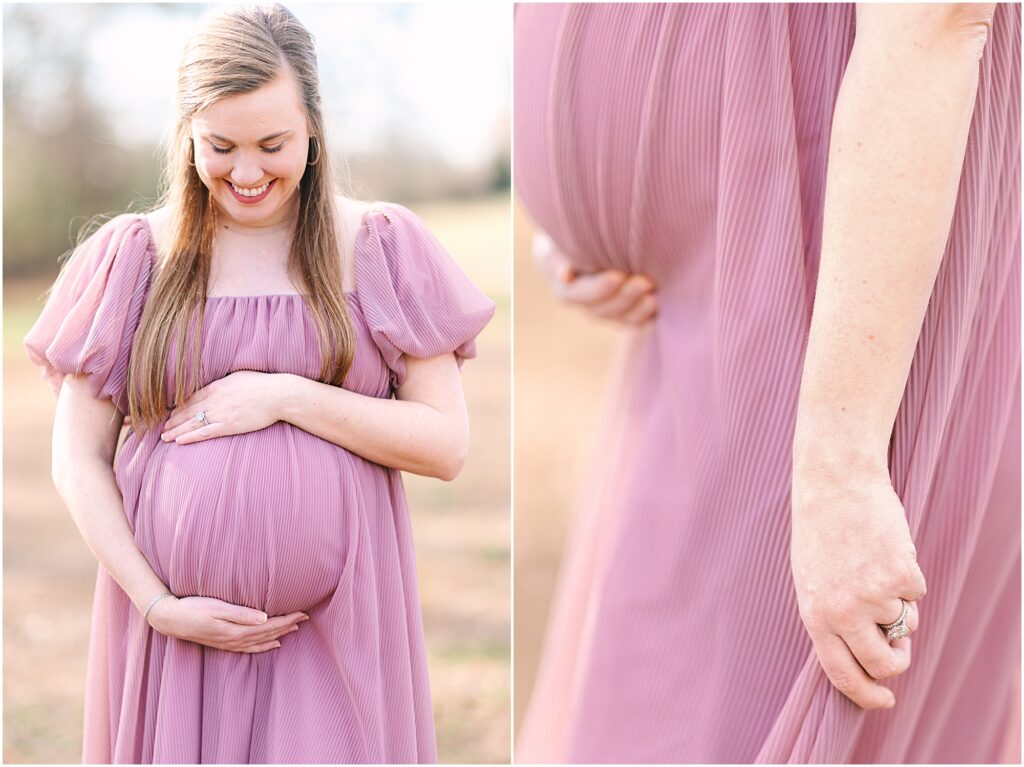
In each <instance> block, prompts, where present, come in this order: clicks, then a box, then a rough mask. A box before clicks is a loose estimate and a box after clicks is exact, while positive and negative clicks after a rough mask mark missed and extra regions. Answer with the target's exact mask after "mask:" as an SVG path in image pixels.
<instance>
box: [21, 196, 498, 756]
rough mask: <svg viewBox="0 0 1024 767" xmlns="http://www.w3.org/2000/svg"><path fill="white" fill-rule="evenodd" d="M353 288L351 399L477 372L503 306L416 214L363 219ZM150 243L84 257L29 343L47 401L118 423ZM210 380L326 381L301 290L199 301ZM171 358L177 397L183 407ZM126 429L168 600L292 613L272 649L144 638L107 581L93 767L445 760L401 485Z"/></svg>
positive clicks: (139, 503) (129, 466) (89, 687)
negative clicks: (421, 362)
mask: <svg viewBox="0 0 1024 767" xmlns="http://www.w3.org/2000/svg"><path fill="white" fill-rule="evenodd" d="M355 253H356V258H355V290H353V291H350V292H347V293H346V294H345V298H346V300H347V302H348V311H349V314H350V316H351V318H352V322H353V325H354V329H355V341H356V353H355V359H354V361H353V364H352V367H351V369H350V370H349V372H348V374H347V376H346V378H345V387H346V388H348V389H349V390H351V391H354V392H357V393H359V394H362V395H365V396H371V397H382V398H386V397H390V396H391V395H392V393H393V392H394V389H395V388H396V387H398V386H401V384H402V383H403V381H404V379H405V376H406V365H405V359H404V357H403V355H411V356H414V357H419V358H428V357H433V356H436V355H440V354H446V353H449V352H450V353H453V354H454V355H455V359H456V361H457V363H458V364H459V365H460V366H461V365H462V363H463V362H464V361H465V360H466V359H470V358H473V357H475V356H476V341H475V337H476V336H477V334H478V333H479V332H480V331H481V329H482V328H483V327H484V326H485V325H486V324H487V322H488V321H489V320H490V319H491V316H492V315H493V313H494V302H493V301H492V300H491V299H490V298H488V297H487V296H485V295H484V294H483V293H481V292H480V291H479V290H478V289H477V288H476V287H475V286H474V285H473V283H472V282H470V280H469V279H468V278H467V277H466V275H465V274H464V273H463V272H462V271H461V270H460V269H459V267H458V266H457V265H456V263H455V262H454V260H452V258H451V256H449V255H448V253H447V252H446V251H445V250H444V248H443V246H442V245H441V244H440V243H439V242H438V241H437V239H436V238H435V237H434V236H433V234H432V233H431V232H430V230H428V229H427V228H426V227H425V226H424V224H423V223H422V221H421V220H420V219H419V218H418V217H417V216H416V215H415V214H414V213H413V212H412V211H410V210H409V209H408V208H405V207H403V206H401V205H397V204H391V203H377V204H373V205H372V206H371V207H370V208H369V209H368V210H367V212H366V214H365V216H364V219H363V222H362V225H361V226H360V228H359V230H358V232H357V234H356V239H355ZM155 259H156V246H155V244H154V241H153V237H152V232H151V230H150V227H149V224H148V223H147V219H146V218H145V217H144V216H140V215H137V214H121V215H119V216H117V217H115V218H113V219H111V220H110V221H108V222H107V223H105V224H104V225H103V226H102V227H101V228H100V229H99V230H98V231H96V232H95V233H94V234H93V235H92V236H91V237H90V238H89V239H88V240H87V241H86V242H85V243H83V245H82V246H81V247H80V249H79V250H78V252H77V253H76V254H75V256H74V258H73V259H72V260H71V262H69V264H68V266H67V267H66V269H65V272H64V273H63V274H62V277H61V281H60V282H59V283H58V284H57V286H56V288H55V289H54V291H53V293H52V294H51V296H50V298H49V300H48V302H47V305H46V308H45V309H44V310H43V312H42V314H41V315H40V318H39V320H38V321H37V322H36V324H35V326H34V327H33V329H32V331H31V332H30V333H29V335H28V336H27V338H26V339H25V343H26V346H27V349H28V352H29V356H30V357H31V359H32V361H33V362H35V363H36V364H38V365H40V366H42V368H43V373H44V375H45V377H46V378H47V380H48V381H49V382H50V384H51V386H52V387H53V388H54V390H55V391H57V390H59V388H60V387H61V385H62V380H63V377H64V376H65V375H68V374H75V375H82V374H85V375H87V376H88V383H89V387H90V391H91V393H92V394H93V396H94V397H110V398H111V399H112V400H113V401H114V403H115V405H117V406H118V408H119V409H120V410H121V411H122V412H127V374H128V362H129V359H130V355H131V351H132V344H133V341H134V338H135V333H136V330H137V328H138V325H139V321H140V317H141V315H142V310H143V306H144V304H145V301H146V298H147V296H148V295H149V291H150V287H151V282H152V275H153V273H154V269H155V264H156V261H155ZM203 338H204V344H203V347H202V362H201V370H202V381H203V385H206V383H208V382H210V381H214V380H217V379H220V378H222V377H224V376H226V375H228V374H230V373H231V372H233V371H236V370H274V371H278V372H282V373H291V374H293V375H298V376H304V377H306V378H310V379H312V380H316V379H317V378H318V377H319V373H320V352H319V339H318V336H317V329H316V323H315V320H314V317H313V314H312V312H311V311H310V310H309V309H308V308H307V307H306V304H305V302H304V300H303V297H302V296H301V295H299V294H277V295H253V296H241V295H240V296H229V295H224V296H210V297H209V298H208V300H207V304H206V311H205V317H204V326H203ZM173 369H174V365H173V364H172V363H169V364H168V371H169V373H168V376H167V378H168V380H167V395H168V398H169V401H173V393H174V380H173V375H172V373H173ZM161 431H162V425H161V426H160V427H157V428H154V429H150V430H148V431H146V432H144V433H142V434H138V433H136V432H134V431H133V432H131V433H129V435H128V436H127V437H126V439H125V440H124V442H123V444H121V446H120V449H119V452H118V455H117V458H116V460H115V465H114V476H115V478H116V480H117V485H118V490H119V491H120V493H121V495H122V497H123V499H124V510H125V515H126V517H127V519H128V522H129V525H130V526H131V528H132V531H133V533H134V538H135V542H136V544H137V545H138V547H139V549H140V551H141V552H142V554H143V555H144V556H145V557H146V559H147V561H148V562H150V563H151V565H152V567H153V569H154V571H155V572H156V573H157V575H158V576H159V577H160V579H161V580H162V581H163V582H164V583H166V584H167V586H168V588H169V589H170V590H171V591H172V592H173V593H175V594H180V595H201V596H208V597H214V598H216V599H220V600H224V601H226V602H230V603H231V604H234V605H244V606H248V607H251V608H253V609H260V610H264V611H265V612H266V613H267V614H268V615H271V616H276V615H284V614H288V613H291V612H293V611H300V610H301V611H304V612H306V613H307V614H308V615H309V616H310V617H309V620H308V621H307V622H305V623H304V624H302V628H301V630H300V631H297V632H295V633H294V634H292V635H286V636H284V637H282V647H281V648H280V651H277V650H274V651H271V652H261V653H247V652H232V651H227V650H219V649H215V648H212V647H205V646H202V645H200V644H198V643H195V642H190V641H185V640H182V639H179V638H176V637H169V636H167V635H165V634H162V633H160V632H158V631H156V630H155V629H153V628H152V627H151V626H150V625H149V624H148V623H147V621H146V620H145V618H144V616H143V615H142V613H141V612H140V611H139V610H138V609H136V607H135V606H134V605H133V604H132V601H131V600H130V598H129V597H128V595H127V594H126V593H125V592H124V591H123V590H122V589H121V588H120V587H119V586H118V584H117V583H116V582H115V581H114V579H113V578H112V577H111V575H110V573H109V572H107V570H106V569H105V568H104V567H103V566H100V567H98V569H97V583H96V591H95V597H94V601H93V611H92V629H91V638H90V643H89V656H88V678H87V684H86V705H85V736H84V752H83V761H84V762H96V763H109V762H117V763H122V762H130V763H157V762H161V763H293V762H301V763H365V762H375V763H379V762H399V763H421V762H435V761H436V760H437V753H436V742H435V732H434V720H433V714H432V711H431V696H430V688H429V685H428V678H427V658H426V650H425V646H424V636H423V625H422V618H421V613H420V601H419V593H418V588H417V577H416V567H415V559H414V551H413V537H412V527H411V520H410V516H409V509H408V506H407V502H406V495H405V490H404V487H403V484H402V480H401V475H400V472H399V471H398V470H397V469H393V468H389V467H387V466H383V465H381V464H378V463H374V462H373V461H370V460H368V459H366V458H363V457H362V456H360V455H357V454H356V453H355V452H351V451H349V450H346V449H344V448H342V447H341V446H339V445H336V444H334V443H331V442H328V441H327V440H325V439H321V438H319V437H317V436H315V435H313V434H311V433H309V432H306V431H304V430H302V429H300V428H298V427H297V426H295V425H293V424H292V423H290V422H287V421H283V420H282V421H277V422H276V423H273V424H272V425H270V426H268V427H266V428H264V429H260V430H257V431H252V432H247V433H241V434H234V435H230V436H225V437H221V438H218V439H210V440H204V441H199V442H194V443H191V444H185V445H179V444H177V443H175V442H174V441H171V442H167V443H165V442H163V441H161V439H160V433H161Z"/></svg>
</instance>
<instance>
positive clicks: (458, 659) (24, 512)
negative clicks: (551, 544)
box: [3, 195, 511, 763]
mask: <svg viewBox="0 0 1024 767" xmlns="http://www.w3.org/2000/svg"><path fill="white" fill-rule="evenodd" d="M411 207H412V208H413V209H414V210H415V211H416V212H417V213H418V214H420V215H421V216H422V217H423V219H424V221H425V222H426V223H427V225H428V226H429V227H430V228H431V229H432V230H433V231H434V232H435V234H437V236H438V238H439V239H440V240H441V242H443V243H444V244H445V246H446V247H447V249H448V250H449V252H451V253H452V255H453V256H454V257H455V258H456V260H457V261H458V262H459V263H460V265H461V266H462V267H463V269H464V270H465V271H466V273H467V274H468V275H469V276H470V278H471V279H473V281H474V282H475V283H476V284H477V285H478V286H479V287H480V288H481V289H482V290H484V291H485V292H486V293H488V295H490V296H491V297H492V298H493V299H494V300H495V302H496V303H497V312H496V315H495V318H494V320H493V321H492V322H491V324H490V325H489V326H488V327H487V329H486V330H485V331H484V332H483V334H481V336H480V338H479V340H478V348H479V357H478V359H475V360H471V361H470V362H468V363H467V364H466V366H465V368H464V372H463V384H464V387H465V390H466V396H467V401H468V406H469V412H470V419H471V424H472V439H471V447H470V456H469V459H468V461H467V462H466V466H465V469H464V470H463V473H462V474H461V475H460V477H459V478H458V479H457V480H456V481H454V482H452V483H444V482H441V481H439V480H431V479H426V478H422V477H416V476H411V475H406V477H405V482H406V487H407V489H408V495H409V507H410V510H411V513H412V517H413V525H414V529H415V539H416V547H417V562H418V567H419V577H420V590H421V595H422V600H423V613H424V622H425V627H426V635H427V647H428V652H429V663H430V678H431V686H432V690H433V700H434V713H435V719H436V722H437V728H438V752H439V757H440V759H441V760H442V761H443V762H463V763H465V762H483V763H496V762H497V763H500V762H508V760H509V755H510V743H509V718H510V708H509V706H510V703H509V701H510V660H509V653H510V648H509V631H510V622H509V613H510V562H509V557H510V547H509V535H510V532H509V531H510V521H509V482H510V474H509V458H510V454H509V444H510V442H509V439H510V434H509V427H510V419H509V409H510V408H509V403H510V394H511V392H510V386H509V377H510V369H509V368H510V339H509V329H510V300H509V290H510V285H509V279H508V278H509V263H508V260H509V252H508V251H509V246H508V243H509V228H510V222H509V220H508V219H509V215H508V214H509V203H508V197H507V196H506V195H501V196H497V197H494V198H491V199H488V200H484V201H475V202H458V203H437V204H432V205H422V206H420V205H412V206H411ZM55 255H56V254H55ZM46 286H47V285H46V283H45V282H44V281H37V282H31V283H13V284H10V283H7V284H5V285H4V444H5V445H6V450H5V452H4V484H5V496H4V552H3V555H4V581H5V589H4V640H5V641H4V672H5V673H4V761H5V762H9V763H40V762H42V763H47V762H49V763H53V762H72V763H73V762H77V761H80V758H81V736H82V702H83V690H84V684H85V660H86V649H87V644H88V637H89V617H90V611H91V606H92V591H93V587H94V584H95V577H96V566H97V565H96V560H95V558H94V557H93V555H92V554H91V552H90V551H89V550H88V548H87V547H86V545H85V543H84V541H83V540H82V538H81V535H80V534H79V533H78V530H77V529H76V527H75V525H74V523H73V521H72V520H71V517H70V515H69V514H68V513H67V511H66V509H65V508H64V506H63V504H62V502H61V501H60V499H59V498H58V496H57V494H56V492H55V491H54V489H53V487H52V484H51V482H50V476H49V475H50V468H49V467H50V430H51V427H52V418H53V409H54V398H53V395H52V394H51V393H50V390H49V388H48V387H47V386H46V385H45V383H44V382H43V381H42V379H41V378H39V373H38V370H37V369H36V368H34V367H32V366H31V365H30V364H29V363H28V360H27V358H26V356H25V353H24V350H23V348H22V345H21V339H22V337H23V336H24V334H25V332H26V331H27V330H28V328H29V327H30V326H31V324H32V322H33V321H34V320H35V318H36V316H37V315H38V313H39V310H40V309H41V306H42V305H41V304H40V303H38V302H37V299H38V297H39V296H40V294H41V293H42V291H43V290H44V289H45V288H46Z"/></svg>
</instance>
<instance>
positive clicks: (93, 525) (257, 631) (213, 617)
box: [53, 375, 305, 652]
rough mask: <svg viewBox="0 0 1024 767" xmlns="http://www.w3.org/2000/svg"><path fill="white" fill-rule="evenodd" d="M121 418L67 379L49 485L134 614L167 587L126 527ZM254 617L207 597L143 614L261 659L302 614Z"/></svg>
mask: <svg viewBox="0 0 1024 767" xmlns="http://www.w3.org/2000/svg"><path fill="white" fill-rule="evenodd" d="M121 426H122V418H121V417H120V413H119V412H118V410H117V408H116V407H115V406H114V403H113V402H112V401H111V400H110V399H106V398H103V399H98V398H94V397H93V396H92V392H91V388H90V382H89V379H88V376H85V375H80V376H75V375H68V376H65V378H64V381H63V384H62V386H61V389H60V393H59V395H58V398H57V412H56V414H55V416H54V424H53V482H54V486H55V487H56V489H57V492H58V493H59V494H60V496H61V498H62V499H63V500H64V502H65V504H67V507H68V510H69V511H70V512H71V516H72V518H73V519H74V521H75V524H76V525H77V526H78V529H79V531H80V532H81V533H82V537H83V538H84V539H85V542H86V545H88V546H89V548H90V549H91V550H92V552H93V554H95V555H96V558H97V559H98V560H99V562H100V564H102V565H103V567H104V568H105V569H106V570H107V572H108V573H110V575H111V577H113V578H114V580H115V581H116V582H117V583H118V585H119V586H120V587H121V588H122V589H123V590H124V592H125V593H126V594H127V595H128V597H129V598H130V599H131V600H132V602H133V603H134V604H135V607H136V608H137V609H138V610H139V612H140V614H141V613H142V611H144V610H145V609H146V607H147V606H148V605H149V604H150V603H151V601H152V599H153V597H155V596H156V595H157V594H160V593H163V592H166V591H167V587H166V585H165V584H164V583H163V581H162V580H161V579H160V576H159V575H157V573H156V572H155V571H154V569H153V567H152V565H151V564H150V563H149V561H148V560H147V559H146V557H145V555H144V554H143V553H142V551H141V549H140V548H139V545H138V543H137V541H136V540H135V537H134V533H133V531H132V529H131V528H130V527H129V525H128V519H127V517H126V516H125V512H124V501H123V499H122V498H121V493H120V490H119V488H118V485H117V481H116V479H115V477H114V470H113V461H114V450H115V447H116V445H117V441H118V434H119V432H120V431H121ZM257 615H259V611H257V610H252V609H250V608H248V607H244V606H241V605H233V604H230V603H228V602H223V601H221V600H219V599H212V598H209V597H182V598H175V597H166V598H164V599H161V600H159V601H158V602H156V603H155V604H154V605H153V607H152V609H151V610H150V611H149V615H148V620H149V621H150V624H151V625H152V626H153V627H154V628H155V629H156V630H158V631H160V632H161V633H164V634H167V635H168V636H176V637H179V638H182V639H188V640H191V641H196V642H200V643H201V644H207V645H209V646H211V647H220V648H222V649H235V650H237V651H239V652H259V651H261V650H269V649H271V647H273V646H276V645H275V644H274V640H276V639H277V637H279V636H280V635H281V634H282V633H283V632H285V631H288V630H291V627H292V626H294V625H296V624H297V623H298V622H299V621H301V620H304V619H305V618H304V617H303V616H304V613H299V612H296V613H289V614H287V615H282V616H275V617H272V618H270V619H269V620H267V621H266V622H265V623H260V624H257V623H256V621H255V616H257Z"/></svg>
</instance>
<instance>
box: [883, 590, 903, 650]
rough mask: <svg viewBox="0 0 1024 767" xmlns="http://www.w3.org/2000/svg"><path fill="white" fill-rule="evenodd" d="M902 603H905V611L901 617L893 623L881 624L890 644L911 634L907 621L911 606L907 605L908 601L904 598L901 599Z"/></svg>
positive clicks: (901, 613)
mask: <svg viewBox="0 0 1024 767" xmlns="http://www.w3.org/2000/svg"><path fill="white" fill-rule="evenodd" d="M899 600H900V602H902V603H903V610H902V611H901V612H900V617H899V618H897V619H896V620H894V621H893V622H892V623H879V624H878V626H879V628H881V629H882V631H884V632H885V638H886V639H888V640H889V641H890V642H891V641H893V640H894V639H902V638H903V637H905V636H907V635H909V634H910V629H909V628H907V624H906V619H907V613H908V612H909V611H910V605H909V604H907V600H905V599H904V598H903V597H900V598H899Z"/></svg>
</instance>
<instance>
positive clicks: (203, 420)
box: [196, 410, 210, 426]
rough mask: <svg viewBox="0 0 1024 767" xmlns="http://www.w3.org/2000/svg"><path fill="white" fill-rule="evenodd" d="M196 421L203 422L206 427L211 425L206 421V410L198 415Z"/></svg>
mask: <svg viewBox="0 0 1024 767" xmlns="http://www.w3.org/2000/svg"><path fill="white" fill-rule="evenodd" d="M196 420H197V421H202V422H203V424H204V425H206V426H209V425H210V422H209V421H207V420H206V411H205V410H200V411H199V412H198V413H196Z"/></svg>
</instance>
